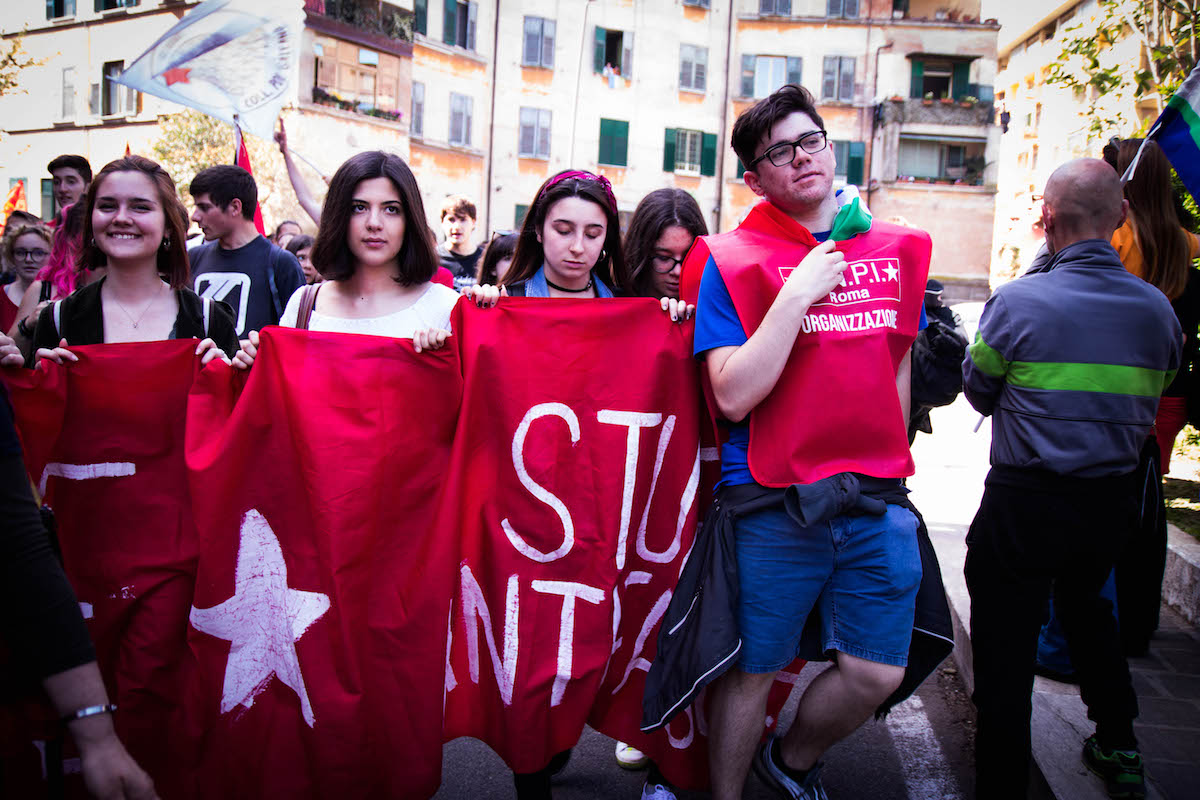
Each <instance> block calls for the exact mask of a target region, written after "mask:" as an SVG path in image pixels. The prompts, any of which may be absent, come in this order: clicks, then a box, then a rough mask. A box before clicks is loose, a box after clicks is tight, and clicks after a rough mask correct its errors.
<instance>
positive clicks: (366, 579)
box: [14, 298, 790, 798]
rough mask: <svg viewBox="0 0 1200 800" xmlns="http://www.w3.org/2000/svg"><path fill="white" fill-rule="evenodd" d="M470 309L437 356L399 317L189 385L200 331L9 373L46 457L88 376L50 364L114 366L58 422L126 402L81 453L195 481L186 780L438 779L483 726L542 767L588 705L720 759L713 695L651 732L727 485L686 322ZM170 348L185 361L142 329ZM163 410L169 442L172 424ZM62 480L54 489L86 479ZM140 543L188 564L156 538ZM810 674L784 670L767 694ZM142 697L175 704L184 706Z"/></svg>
mask: <svg viewBox="0 0 1200 800" xmlns="http://www.w3.org/2000/svg"><path fill="white" fill-rule="evenodd" d="M454 330H455V331H456V334H455V336H454V337H452V338H451V340H450V343H449V344H448V345H447V347H446V348H445V349H443V350H440V351H432V352H425V353H420V354H416V353H414V352H413V350H412V347H411V343H410V342H408V341H405V340H395V339H386V338H381V337H370V336H352V335H345V334H315V333H310V332H306V331H295V330H288V329H273V328H272V329H268V330H266V331H264V332H263V334H262V337H263V343H262V347H261V348H260V352H259V356H258V360H257V362H256V364H255V367H254V369H253V370H252V371H251V372H250V373H249V376H248V378H247V376H246V375H245V374H244V373H237V372H235V371H233V370H232V369H230V368H228V367H226V366H225V365H223V364H221V363H219V362H215V363H213V364H210V365H209V366H208V367H206V368H205V369H204V370H203V371H201V372H200V373H199V375H198V377H197V378H196V379H195V383H194V385H193V379H192V376H193V374H194V372H195V366H194V365H195V363H196V361H195V358H194V356H191V355H190V352H191V349H192V346H194V343H190V344H188V343H182V342H167V343H157V344H153V345H151V344H147V345H116V346H100V347H95V348H80V351H81V352H85V353H87V354H88V355H89V357H92V358H99V355H97V356H92V353H93V352H94V353H96V354H100V355H104V356H106V357H107V356H109V355H110V354H111V359H110V363H108V366H107V367H106V370H107V371H98V370H99V369H100V368H99V367H98V366H97V367H95V368H94V369H90V368H89V366H90V365H91V364H92V363H93V362H92V361H89V360H83V361H81V363H80V364H72V365H70V366H68V367H66V368H57V367H56V368H53V369H50V370H49V371H48V372H45V373H43V372H39V373H35V374H34V375H33V376H32V377H31V378H29V379H28V380H29V381H30V383H31V385H32V384H34V383H38V382H39V381H40V382H41V384H42V385H41V389H40V390H35V389H32V388H31V389H30V390H29V393H27V394H26V395H21V393H20V392H17V393H16V395H15V397H14V399H15V400H16V401H17V403H16V404H17V408H18V414H19V416H20V417H21V418H22V420H23V432H24V433H25V434H26V444H27V446H28V447H29V455H30V459H29V460H30V466H31V469H32V470H33V472H34V473H35V474H40V473H41V472H42V471H44V469H45V466H44V465H45V463H47V462H49V460H50V459H51V458H58V457H59V456H58V455H57V454H56V453H55V452H54V447H57V446H58V445H57V444H55V445H54V446H53V447H47V446H46V445H45V444H44V442H45V441H47V440H50V441H54V442H56V443H57V442H58V441H59V437H57V436H56V435H55V434H56V432H57V429H56V428H55V427H54V425H55V423H54V420H55V419H63V418H64V416H69V415H70V414H72V413H74V412H72V411H71V409H72V408H73V406H72V405H71V403H72V402H82V401H74V400H71V398H72V397H73V394H72V393H68V394H67V395H66V397H67V400H66V401H65V404H62V407H63V408H64V409H66V410H65V411H57V410H56V408H57V406H56V405H55V404H54V403H55V402H56V401H54V397H57V394H56V393H55V392H57V391H58V390H55V391H54V392H51V391H49V387H51V386H53V385H56V384H55V382H56V381H57V382H58V383H63V382H65V383H66V384H67V385H69V386H70V387H71V389H72V392H74V391H75V387H76V385H84V384H83V383H82V382H83V381H92V382H94V384H95V385H94V389H92V388H89V390H88V393H87V394H86V395H85V396H86V397H88V398H91V399H89V400H88V401H87V402H88V403H90V404H91V405H88V406H86V409H87V410H86V412H84V413H85V414H86V416H81V417H80V418H79V422H78V424H79V425H80V426H84V427H82V428H78V427H70V426H71V425H74V424H75V423H74V422H70V423H69V424H68V423H64V436H63V437H62V438H63V439H65V438H67V433H68V431H69V435H70V438H72V439H82V440H85V441H86V440H88V439H89V432H90V430H91V429H92V428H100V427H102V428H104V429H105V430H109V429H111V430H112V431H113V432H112V433H111V434H110V435H107V438H105V439H104V440H105V441H109V440H111V441H112V442H113V444H112V445H111V446H109V447H108V449H107V450H104V451H103V452H102V453H100V454H98V455H96V456H91V455H87V456H86V457H89V458H92V457H94V458H97V459H99V458H101V456H102V457H103V458H104V459H106V461H105V463H110V462H111V463H123V462H124V461H136V460H137V459H139V458H144V456H141V455H137V454H139V453H142V452H143V451H145V450H147V449H151V450H153V452H154V453H156V454H158V456H159V457H160V458H163V459H174V461H175V463H174V465H173V466H171V467H169V468H168V467H161V468H160V469H159V471H160V472H161V475H158V476H157V479H158V480H160V481H170V482H171V483H170V485H171V486H172V487H174V489H173V491H175V492H176V494H175V495H174V496H173V498H172V503H173V504H168V503H166V502H165V501H162V500H159V501H158V502H159V504H160V505H161V506H162V508H163V509H168V510H170V511H171V513H174V514H176V515H178V516H179V518H178V519H175V520H174V522H173V524H175V525H176V526H177V527H179V528H180V529H181V530H189V531H190V530H191V529H192V526H193V525H194V528H195V530H196V535H195V536H194V537H193V538H191V539H187V540H186V541H187V542H188V544H189V547H191V549H190V550H189V551H188V553H189V554H190V558H191V560H190V561H189V562H188V565H189V568H190V571H189V572H187V573H186V575H187V578H188V581H189V582H188V590H189V594H188V596H187V598H186V600H187V602H186V603H180V602H178V598H176V602H175V603H174V605H172V606H171V607H170V608H169V609H163V610H162V611H161V612H158V613H161V614H163V615H164V619H163V620H162V621H161V622H160V625H161V626H162V627H163V628H164V629H168V630H171V631H175V632H176V634H177V635H176V639H174V640H172V647H177V646H178V641H179V640H180V638H181V637H180V636H179V635H178V634H179V632H181V631H182V632H186V647H185V649H184V654H185V657H184V658H183V659H182V661H183V662H184V663H183V665H182V667H181V669H186V670H187V672H186V675H187V682H186V685H185V686H184V687H183V689H182V690H181V691H179V692H177V693H176V694H174V695H172V698H171V699H172V701H173V704H172V708H171V709H170V711H171V715H170V719H171V722H172V728H171V731H170V734H171V735H170V736H162V737H161V742H160V748H159V750H157V751H155V750H152V749H143V750H141V751H140V752H138V751H135V755H138V756H139V757H140V758H145V759H148V763H147V766H148V768H150V770H151V772H152V773H154V774H155V776H156V778H157V777H158V775H162V774H164V773H168V774H169V775H170V776H171V780H170V781H168V782H166V783H160V786H164V785H165V786H170V787H172V788H173V789H175V791H173V792H172V794H171V796H179V797H205V798H207V797H217V796H232V795H245V794H250V795H253V796H287V797H301V798H303V797H328V796H335V795H336V796H339V797H344V798H356V797H368V796H396V797H410V796H411V797H424V796H428V795H430V794H432V793H433V792H434V791H436V789H437V786H438V783H439V778H440V762H441V758H440V755H441V744H442V742H443V741H444V740H449V739H451V738H454V737H457V736H463V735H469V736H476V737H478V738H480V739H482V740H484V741H486V742H487V743H488V744H490V745H491V746H492V747H493V748H494V749H495V750H496V751H497V752H498V753H499V754H500V755H501V756H502V757H503V758H504V760H505V761H506V762H507V763H508V764H509V765H510V766H511V767H512V768H514V769H515V770H517V771H522V772H529V771H533V770H537V769H539V768H541V767H542V766H543V765H544V764H545V763H546V762H547V761H548V760H549V759H550V757H551V756H553V755H554V754H555V753H558V752H560V751H562V750H564V749H567V748H569V747H571V746H572V745H574V743H575V741H576V740H577V738H578V736H579V734H580V732H581V731H582V729H583V726H584V725H585V724H591V725H592V726H593V727H595V728H597V729H598V730H600V731H602V732H604V733H606V734H609V735H611V736H613V737H616V738H620V739H622V740H625V741H629V742H631V743H633V744H635V745H636V746H638V747H639V748H642V749H643V750H645V751H646V752H648V753H649V754H651V755H652V756H653V757H654V758H655V759H656V760H657V761H658V762H659V763H660V765H661V767H662V768H663V770H664V772H665V773H666V774H667V775H668V777H670V778H671V779H672V780H674V781H676V782H677V783H678V784H680V785H682V786H690V787H699V786H703V785H704V784H705V783H706V781H707V772H708V771H707V763H706V752H705V751H706V741H705V736H706V722H705V715H704V713H703V708H702V705H703V704H702V703H700V704H698V707H697V708H695V709H689V710H687V711H686V712H685V713H683V714H681V715H680V716H679V717H677V718H676V719H675V720H674V721H673V722H672V723H671V725H669V726H668V727H667V728H666V729H664V730H660V731H657V732H655V733H653V734H649V735H646V734H642V733H641V732H640V730H639V723H640V720H641V698H642V692H643V688H644V679H645V676H646V671H647V670H648V669H649V665H650V663H651V662H652V660H653V658H654V653H655V644H656V641H657V634H658V627H659V621H660V619H661V617H662V615H663V613H664V612H665V610H666V607H667V604H668V603H669V601H670V598H671V591H672V589H673V587H674V585H675V582H676V580H677V578H678V575H679V572H680V570H681V569H682V566H683V563H684V560H685V559H686V557H687V554H688V553H689V552H690V550H691V547H692V542H693V538H694V534H695V529H696V523H697V517H698V514H699V513H700V510H701V509H702V507H703V505H704V504H703V502H702V500H703V499H704V497H705V495H706V493H707V492H709V491H710V489H709V487H710V486H711V476H705V467H706V463H705V461H704V460H702V458H704V459H707V460H708V463H707V466H708V467H710V468H711V467H712V466H713V463H714V462H713V459H715V458H716V457H717V456H716V454H715V452H712V451H711V448H709V447H706V448H704V450H703V451H702V449H701V447H700V439H699V431H700V428H701V414H702V400H701V396H700V391H699V382H698V380H697V369H698V368H697V365H696V363H695V361H694V360H693V359H692V357H691V354H690V333H689V331H688V330H687V328H685V327H681V326H678V325H675V324H672V323H671V322H669V320H668V319H667V318H666V316H665V315H663V314H662V312H661V311H660V310H658V309H657V304H656V303H654V302H653V301H634V300H621V301H599V300H590V301H555V302H552V303H550V302H539V301H536V300H524V299H519V298H511V299H509V300H506V301H505V302H503V303H501V304H500V306H499V307H497V308H495V309H490V310H480V309H476V308H474V307H473V306H468V305H465V304H464V305H460V307H459V309H458V311H456V315H455V319H454ZM172 348H174V349H172ZM159 351H161V352H163V353H167V352H169V353H172V354H174V355H173V357H174V358H175V359H176V360H177V361H178V362H179V363H178V364H175V362H174V361H172V362H171V364H172V365H174V366H172V368H171V369H167V368H166V367H163V366H160V364H159V361H156V360H154V358H150V359H149V360H148V356H147V355H144V354H143V352H144V353H146V354H151V355H153V354H155V353H158V352H159ZM176 351H178V352H176ZM106 360H109V359H106ZM81 366H82V367H84V368H85V369H83V370H80V369H79V368H80V367H81ZM77 370H78V372H77ZM172 370H174V371H172ZM108 376H111V377H112V378H113V379H112V380H110V379H108ZM166 385H170V386H172V387H174V391H175V392H176V394H175V395H171V397H169V398H168V397H166V396H165V395H164V394H162V393H163V392H165V391H166V390H165V389H163V388H162V387H163V386H166ZM87 386H89V387H92V383H88V384H87ZM189 389H190V391H191V393H190V396H187V393H188V391H189ZM141 392H145V393H146V394H147V398H148V399H147V400H146V401H145V402H143V401H142V400H131V397H135V396H137V395H138V394H139V393H141ZM156 392H158V394H156ZM184 398H186V402H187V414H186V428H185V427H184V422H183V417H184V415H183V414H182V411H181V404H182V403H183V402H184ZM47 399H48V400H50V401H51V402H50V403H49V404H47V403H45V402H44V401H45V400H47ZM150 403H153V404H154V405H155V409H148V408H146V405H147V404H150ZM460 409H461V411H460ZM160 417H162V418H164V421H163V422H159V421H158V420H159V419H160ZM38 420H40V421H41V422H37V421H38ZM165 420H170V424H168V423H167V422H166V421H165ZM38 425H41V428H38ZM147 428H149V431H147ZM160 428H161V429H162V430H161V432H160V431H159V429H160ZM168 431H169V432H170V433H171V437H172V438H170V442H169V446H168V445H164V444H161V443H159V442H158V438H156V437H160V436H161V433H162V432H168ZM143 437H144V438H145V440H146V441H145V442H143V441H142V440H141V439H142V438H143ZM185 437H186V447H184V448H183V449H184V450H186V472H185V469H184V467H185V464H184V458H183V453H182V452H181V443H182V442H184V439H185ZM91 438H93V439H94V438H95V437H91ZM81 446H82V445H81ZM88 446H89V447H90V446H91V445H88ZM702 452H703V456H702ZM130 453H131V454H134V455H133V456H130V457H129V458H126V454H130ZM72 457H74V456H72ZM84 457H85V455H84V454H81V455H80V456H78V458H84ZM71 463H75V462H71ZM79 463H93V462H87V461H79ZM148 463H149V462H148ZM154 463H157V462H154ZM139 470H141V467H139ZM138 474H139V475H141V474H142V473H141V472H140V471H139V473H138ZM61 480H62V479H58V478H56V479H51V482H52V483H54V484H55V486H54V488H55V494H54V495H53V498H54V500H55V502H57V503H60V504H64V503H65V504H67V505H71V504H73V503H74V500H73V499H72V497H73V495H67V494H62V493H61V491H62V490H61V489H60V488H59V481H61ZM105 480H107V481H110V483H109V484H107V486H108V490H109V491H108V493H107V495H106V497H105V502H106V503H108V504H111V505H114V506H116V507H120V508H124V507H125V506H127V505H128V506H131V507H134V508H140V507H141V506H140V504H141V503H143V500H142V499H140V498H137V497H133V496H129V497H127V496H126V494H127V492H126V488H125V485H123V484H119V483H112V481H118V480H125V479H124V478H116V477H109V478H106V479H105ZM74 483H75V481H72V482H71V485H72V486H73V485H74ZM185 483H186V486H187V489H188V490H189V491H190V497H191V500H192V502H191V504H190V507H189V504H188V503H187V497H188V493H189V492H188V491H184V490H183V489H182V488H180V487H182V486H183V485H184V484H185ZM156 485H157V484H156ZM129 488H130V491H134V490H138V491H148V492H149V496H150V497H155V496H157V495H156V492H158V491H159V490H157V489H139V488H138V487H133V485H132V484H129ZM93 502H94V501H93ZM146 502H149V501H146ZM103 507H104V508H107V507H108V506H103ZM92 508H94V505H93V506H92V507H89V506H86V505H85V506H79V507H76V508H73V509H70V510H64V513H63V514H62V517H63V520H64V525H65V526H67V527H70V528H71V529H72V531H71V532H70V533H68V535H67V537H66V539H71V538H73V537H74V536H76V535H79V534H77V533H75V532H76V531H86V530H89V529H88V527H87V526H88V518H87V515H88V513H89V511H91V510H92ZM146 513H150V512H146ZM104 535H105V536H107V535H109V534H107V533H105V534H104ZM134 543H135V544H136V546H137V547H138V548H139V550H140V549H141V548H142V545H141V544H138V543H137V542H134ZM88 546H89V547H96V546H98V545H95V544H92V545H88ZM105 546H108V545H105ZM135 556H136V559H142V558H143V556H144V558H145V559H148V560H151V561H153V560H155V559H157V560H159V561H162V562H163V563H164V564H165V565H167V566H168V567H170V568H171V569H176V571H178V569H177V568H175V567H174V566H172V565H173V564H174V559H175V557H176V554H175V553H174V551H173V550H171V549H170V548H165V547H164V546H163V545H162V544H161V543H152V544H147V545H145V553H144V554H143V553H140V552H139V553H138V554H135ZM121 558H122V554H118V553H114V552H111V548H110V550H106V551H105V555H104V558H103V560H104V561H112V562H114V563H120V560H121ZM96 568H98V569H103V568H106V567H105V566H104V564H99V565H98V566H97V567H96ZM193 582H194V592H193V591H192V586H193ZM77 588H79V587H78V586H77ZM120 643H121V645H122V646H125V645H126V644H136V643H126V642H125V641H124V640H123V639H122V640H121V642H120ZM138 652H139V653H140V652H141V650H138ZM167 652H169V653H172V654H174V653H176V651H175V650H173V649H170V648H167V649H166V650H164V653H167ZM165 657H166V656H165V655H158V654H156V655H155V656H154V657H153V658H151V659H150V661H151V662H153V661H154V660H155V659H159V660H161V659H163V658H165ZM171 658H173V659H176V660H179V657H178V656H177V655H171ZM139 669H141V667H139ZM139 674H140V673H139ZM785 677H786V676H785ZM788 689H790V684H789V683H788V682H786V681H781V682H779V683H777V691H776V693H775V695H774V697H773V700H772V708H771V713H772V714H774V713H776V712H777V710H778V707H779V705H781V703H782V701H783V698H784V697H786V693H787V690H788ZM122 716H124V715H122ZM146 719H147V720H148V722H147V723H146V724H147V725H148V726H149V725H151V724H156V725H158V726H160V727H159V728H158V730H159V731H160V732H161V731H162V730H163V727H162V719H163V715H162V714H158V716H155V715H154V714H150V715H148V716H147V717H146ZM771 721H772V720H770V719H768V720H767V722H768V723H770V722H771ZM131 749H132V748H131ZM143 754H144V755H143Z"/></svg>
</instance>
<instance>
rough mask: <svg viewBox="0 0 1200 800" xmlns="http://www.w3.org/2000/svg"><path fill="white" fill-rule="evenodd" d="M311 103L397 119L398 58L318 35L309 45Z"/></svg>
mask: <svg viewBox="0 0 1200 800" xmlns="http://www.w3.org/2000/svg"><path fill="white" fill-rule="evenodd" d="M313 54H314V55H315V56H316V58H315V59H314V61H315V65H314V68H313V70H314V75H313V102H314V103H319V104H321V105H328V106H334V107H336V108H341V109H342V110H344V111H353V112H356V113H359V114H366V115H369V116H374V117H380V118H383V119H391V120H399V119H400V118H401V113H400V111H399V105H400V59H399V58H397V57H396V56H393V55H390V54H388V53H380V52H377V51H375V50H372V49H370V48H366V47H362V46H361V45H358V44H355V43H353V42H345V41H341V40H339V39H334V38H331V37H328V36H318V37H316V39H315V40H314V42H313Z"/></svg>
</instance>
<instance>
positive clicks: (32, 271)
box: [0, 223, 50, 333]
mask: <svg viewBox="0 0 1200 800" xmlns="http://www.w3.org/2000/svg"><path fill="white" fill-rule="evenodd" d="M4 257H5V260H6V261H7V262H8V263H9V264H11V265H12V270H13V278H14V280H13V281H12V283H8V284H5V285H4V291H3V292H0V333H5V332H7V331H8V330H9V329H10V328H11V327H12V326H13V323H14V322H16V320H17V309H19V308H20V307H21V300H22V298H24V297H25V292H26V291H28V290H29V286H30V284H32V283H33V281H34V279H35V278H37V274H38V272H40V271H41V269H42V267H44V266H46V261H47V259H49V258H50V232H49V231H47V230H46V228H45V227H44V226H42V225H39V224H36V223H35V224H32V225H29V224H26V225H20V226H14V227H13V229H12V231H10V232H9V235H8V236H5V237H4Z"/></svg>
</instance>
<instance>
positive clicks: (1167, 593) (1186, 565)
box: [1162, 523, 1200, 625]
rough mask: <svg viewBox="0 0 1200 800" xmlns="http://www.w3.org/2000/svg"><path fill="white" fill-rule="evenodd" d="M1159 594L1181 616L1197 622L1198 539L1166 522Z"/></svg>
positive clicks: (1199, 600) (1199, 584)
mask: <svg viewBox="0 0 1200 800" xmlns="http://www.w3.org/2000/svg"><path fill="white" fill-rule="evenodd" d="M1162 596H1163V602H1165V603H1166V604H1167V605H1169V606H1171V608H1173V609H1175V610H1176V611H1178V612H1179V613H1180V614H1182V615H1183V618H1184V619H1186V620H1187V621H1188V622H1190V623H1191V624H1192V625H1200V541H1198V540H1197V539H1196V538H1195V537H1192V536H1189V535H1188V534H1186V533H1184V532H1183V531H1181V530H1179V528H1177V527H1175V526H1174V525H1171V524H1169V523H1168V525H1167V568H1166V571H1165V572H1164V573H1163V588H1162Z"/></svg>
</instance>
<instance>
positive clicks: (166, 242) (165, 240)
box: [162, 236, 171, 250]
mask: <svg viewBox="0 0 1200 800" xmlns="http://www.w3.org/2000/svg"><path fill="white" fill-rule="evenodd" d="M170 246H171V237H170V236H164V237H163V240H162V249H163V250H166V249H167V248H168V247H170Z"/></svg>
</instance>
